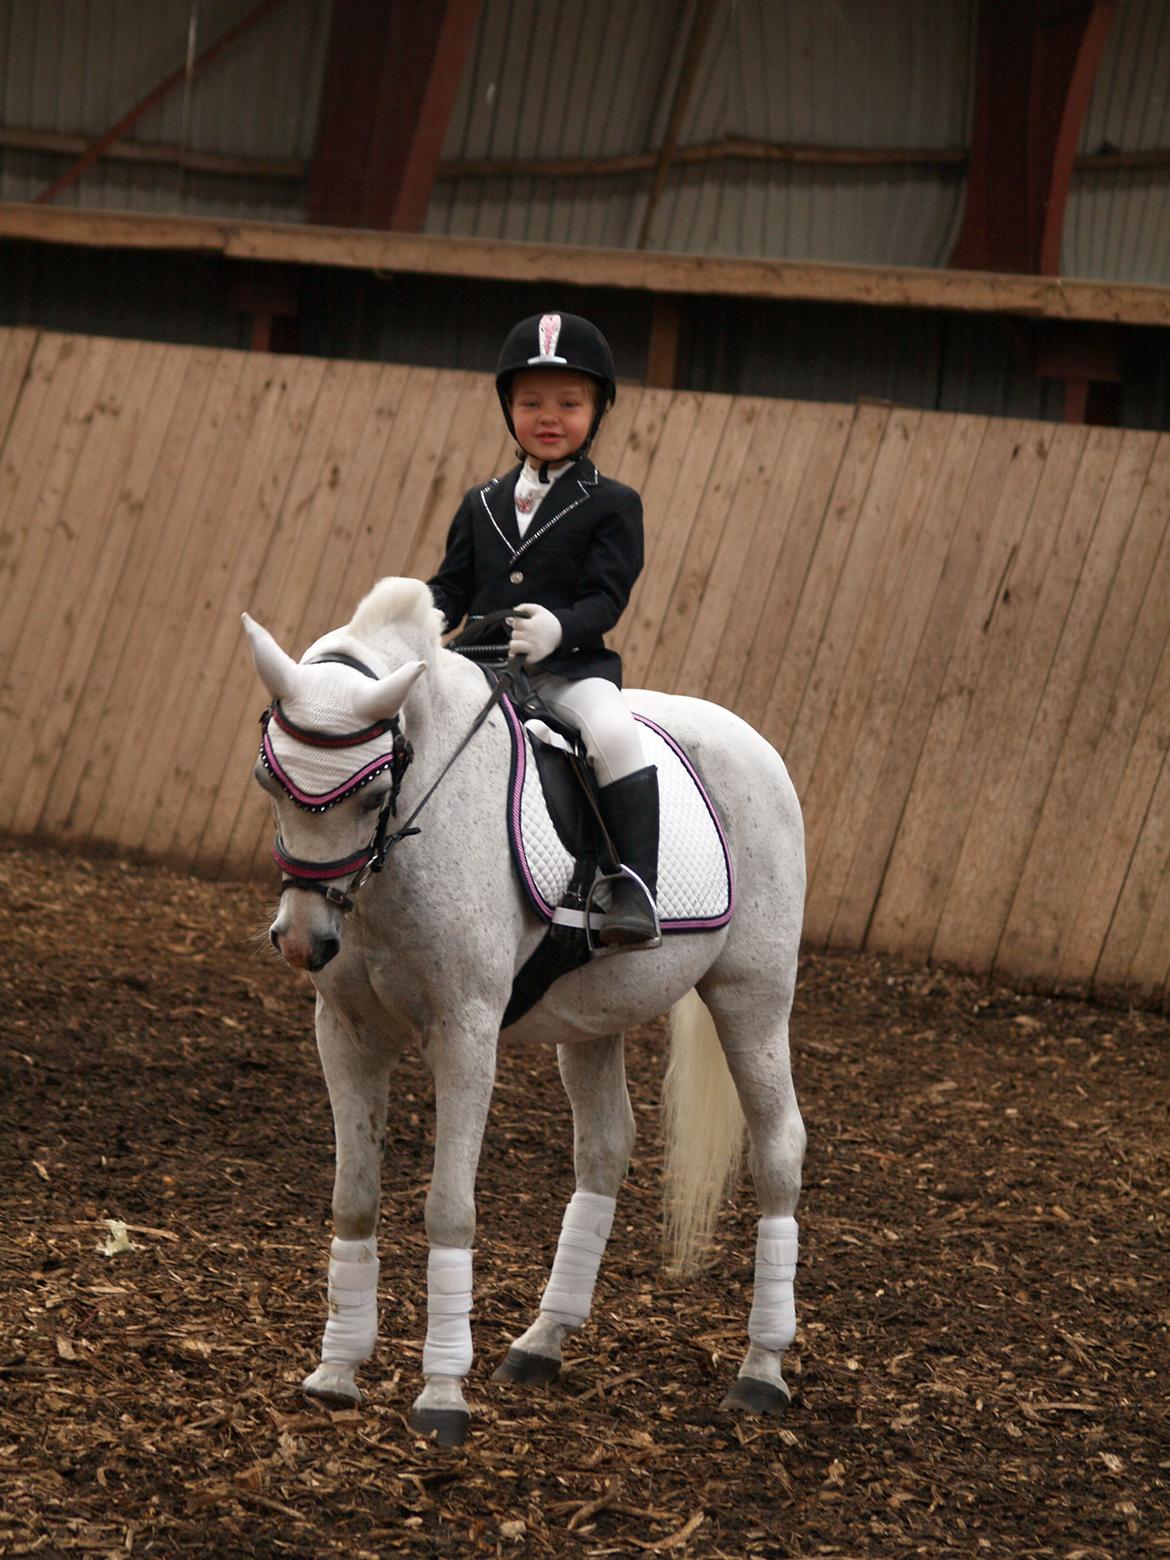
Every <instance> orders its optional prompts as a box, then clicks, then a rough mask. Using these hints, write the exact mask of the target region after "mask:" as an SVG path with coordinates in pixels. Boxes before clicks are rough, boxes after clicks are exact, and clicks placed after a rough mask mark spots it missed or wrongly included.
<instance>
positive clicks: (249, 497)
mask: <svg viewBox="0 0 1170 1560" xmlns="http://www.w3.org/2000/svg"><path fill="white" fill-rule="evenodd" d="M268 368H269V386H268V390H269V394H268V397H267V400H266V405H265V408H264V413H265V415H264V416H263V418H262V419H259V420H258V421H257V424H256V426H255V428H254V430H253V433H254V439H253V442H252V444H251V446H250V448H249V449H248V450H247V451H246V453H245V458H244V460H243V461H242V462H241V466H240V471H239V480H238V481H237V483H236V486H235V490H234V491H233V493H232V497H231V499H230V501H229V503H228V508H227V511H226V514H225V516H224V522H225V530H226V533H227V534H228V535H229V536H232V537H234V538H235V543H236V544H235V546H234V547H232V548H224V549H223V552H222V554H221V556H220V557H219V558H218V559H217V560H216V561H215V565H214V569H213V575H212V580H211V582H210V589H209V591H208V597H207V599H208V601H209V602H210V608H209V611H208V614H207V617H206V619H202V615H201V614H200V615H199V616H197V617H196V619H195V621H196V623H197V624H198V630H197V632H198V639H197V641H196V644H195V645H194V646H193V647H192V649H193V654H192V656H191V658H190V659H186V658H185V664H186V668H187V675H188V679H189V678H190V669H191V666H192V665H195V666H197V667H198V672H197V673H196V677H195V681H194V683H193V684H192V686H191V689H190V694H189V697H188V699H187V702H186V705H185V707H184V709H183V718H182V722H181V725H182V728H183V732H184V736H185V739H186V740H187V741H188V742H190V743H191V748H190V759H189V760H188V761H186V762H184V764H183V766H182V769H181V771H178V772H177V773H176V776H175V781H176V783H174V784H172V785H170V786H168V787H166V788H165V789H164V790H163V791H162V792H161V793H160V796H159V799H158V801H157V802H156V804H155V809H154V813H153V814H152V816H151V819H150V824H149V827H148V829H147V833H146V836H145V838H144V841H143V844H144V848H145V849H146V850H148V851H150V852H151V853H152V854H156V853H157V854H163V855H167V856H171V855H177V854H180V853H182V852H183V851H184V850H189V849H191V848H192V846H193V844H194V842H195V841H196V840H197V839H198V838H199V837H200V836H201V833H202V829H203V826H204V823H205V821H206V818H207V810H208V807H209V805H210V803H211V800H212V798H213V797H214V794H215V790H216V787H217V786H218V784H219V780H220V776H221V774H222V770H223V764H224V761H225V759H226V756H227V752H228V750H229V748H230V744H231V742H232V739H233V736H234V732H233V731H232V730H231V729H229V728H230V727H231V726H233V725H234V722H232V721H231V720H230V719H228V720H223V719H221V718H220V710H221V708H223V707H225V706H226V708H227V709H228V710H229V712H230V711H231V710H232V708H233V701H232V699H231V696H230V692H229V689H230V688H232V687H235V688H239V687H240V677H239V664H240V652H241V648H242V645H241V636H240V613H241V612H242V611H244V610H246V609H247V606H248V604H249V602H252V603H255V601H256V600H257V595H258V594H260V595H261V599H263V597H264V592H265V587H266V583H267V580H266V573H265V566H266V564H267V562H268V560H269V558H270V556H271V552H272V547H273V543H274V540H275V538H276V537H277V535H278V534H279V533H280V531H281V529H282V527H284V526H286V525H292V524H295V515H294V514H293V513H288V514H286V512H285V508H284V505H285V499H286V496H287V494H288V492H289V489H290V487H291V486H292V484H293V482H294V479H297V478H298V477H299V461H300V456H301V451H302V447H303V445H304V443H305V438H306V434H307V432H308V430H309V427H310V423H311V421H312V417H313V413H314V409H315V407H316V405H317V401H318V398H319V397H320V395H321V394H322V388H323V386H325V384H326V381H327V379H328V376H329V365H328V364H327V363H325V362H324V361H321V360H316V361H314V360H313V359H310V358H301V359H280V358H273V359H269V364H268ZM332 410H333V407H332V405H331V407H330V411H332ZM298 491H300V490H299V489H298ZM294 507H295V506H294ZM195 848H196V849H197V847H195Z"/></svg>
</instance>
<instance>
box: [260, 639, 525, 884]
mask: <svg viewBox="0 0 1170 1560" xmlns="http://www.w3.org/2000/svg"><path fill="white" fill-rule="evenodd" d="M330 662H334V663H336V664H338V665H341V666H349V667H352V668H353V669H354V671H358V672H361V674H362V676H363V677H371V678H373V679H374V681H375V682H376V681H377V680H378V674H377V672H375V671H373V670H372V669H371V668H370V667H368V666H366V665H365V664H364V662H362V661H359V660H357V659H356V658H355V657H354V656H349V655H343V654H341V653H340V652H335V653H333V654H331V655H323V656H318V657H316V658H314V660H312V661H309V662H306V663H305V664H306V665H309V666H320V665H324V664H327V663H330ZM510 683H511V676H510V674H509V673H508V672H507V671H503V672H501V673H500V674H499V676H498V678H497V680H496V682H495V684H494V686H493V688H492V692H491V696H490V698H489V699H488V701H487V703H486V704H485V705H484V707H483V708H482V709H481V710H480V712H479V714H478V715H477V716H476V718H475V720H474V721H473V723H472V726H471V729H470V730H469V731H468V733H467V735H466V736H465V737H464V738H463V741H462V742H461V743H460V744H459V746H458V747H457V748H456V749H455V751H454V753H452V755H451V757H450V758H449V759H448V760H447V762H446V763H445V764H444V765H443V768H442V769H441V770H440V771H439V775H438V777H437V779H436V780H435V781H434V783H433V785H431V787H430V789H429V790H428V791H427V793H426V795H425V796H424V797H423V798H422V800H421V801H420V802H419V804H418V806H417V807H416V808H415V809H414V811H413V812H412V813H411V815H410V817H409V818H407V820H406V822H405V823H404V824H403V825H402V827H401V828H400V829H395V830H394V832H393V833H390V832H389V828H390V819H391V818H397V816H398V793H399V791H400V790H401V789H402V781H403V777H404V776H405V774H406V771H407V770H408V769H409V768H410V765H411V762H412V761H413V759H414V749H413V747H412V746H411V745H410V743H409V742H408V741H407V740H406V737H405V736H404V735H403V732H402V727H401V724H400V722H399V719H398V716H397V715H392V716H391V717H390V719H389V720H380V721H375V722H374V724H373V725H372V726H365V727H363V728H362V729H361V730H360V731H351V732H342V733H338V734H336V735H325V734H323V733H321V732H316V731H308V730H306V729H305V728H304V727H303V726H298V725H296V724H295V722H293V721H291V720H290V719H289V718H288V716H287V715H286V714H285V712H284V710H283V709H282V707H281V703H280V700H279V699H273V701H272V703H271V704H270V705H269V706H268V708H267V709H265V710H264V711H263V713H262V714H261V716H260V724H261V725H262V726H263V728H264V735H263V737H262V738H261V741H260V762H261V763H262V764H263V766H264V768H265V769H266V770H267V772H268V773H269V774H270V775H271V776H272V778H273V779H274V780H275V781H276V783H277V784H278V785H279V786H280V788H281V789H282V790H283V791H284V792H285V794H286V795H287V796H288V797H289V798H290V800H291V801H292V802H293V804H294V805H295V806H297V807H299V808H301V810H302V811H304V812H314V813H323V812H328V810H329V809H330V808H331V807H336V806H337V804H338V803H339V802H343V801H345V800H346V799H347V798H348V797H350V796H354V795H355V794H356V793H357V792H358V791H360V790H362V789H363V788H364V787H365V786H367V785H368V784H369V783H370V781H371V780H373V779H374V778H375V777H376V776H378V775H380V774H385V773H386V771H387V770H388V771H389V773H390V786H389V789H388V790H387V792H386V794H385V796H384V797H383V798H382V805H381V807H380V808H379V809H378V819H377V822H376V824H375V826H374V833H373V836H372V837H371V839H370V841H369V843H368V844H367V845H366V846H364V847H363V849H361V850H359V851H355V852H354V853H353V855H350V856H345V857H342V858H341V859H340V860H337V861H306V860H304V859H303V858H302V857H298V856H293V855H290V853H289V852H288V850H287V849H286V848H285V844H284V840H283V839H282V838H281V835H280V831H279V829H278V830H277V834H276V843H275V844H274V845H273V847H272V859H273V860H274V861H275V862H276V864H277V866H278V867H279V868H280V873H281V879H280V887H281V892H282V893H283V892H284V890H285V889H286V888H303V889H307V890H308V891H309V892H310V893H314V894H320V895H321V896H322V897H323V898H324V899H326V900H327V901H328V902H329V904H331V905H334V906H335V907H336V908H337V909H338V910H341V911H343V912H348V911H350V910H352V909H353V908H354V897H355V895H356V894H357V893H358V891H359V889H361V888H363V887H364V886H365V884H366V883H367V882H368V881H369V880H370V878H371V877H372V876H373V875H374V873H376V872H381V870H382V868H383V867H384V866H385V865H386V859H387V857H388V856H389V854H390V852H391V851H392V850H393V849H394V847H395V846H396V845H397V844H399V843H400V842H401V841H402V840H404V839H406V838H408V837H409V836H410V835H412V834H418V833H420V832H421V831H420V830H419V829H416V828H414V827H413V824H414V821H415V819H416V818H417V817H418V815H419V813H421V812H422V810H423V808H424V807H425V806H426V804H427V803H428V802H429V801H430V799H431V797H432V796H433V795H434V794H435V792H436V790H437V789H438V787H439V784H440V782H441V781H442V780H443V779H444V778H445V777H446V774H447V771H448V770H449V769H450V768H451V766H452V764H454V762H455V760H456V759H457V758H458V757H459V755H460V754H461V753H462V752H463V750H464V748H465V747H466V746H467V744H468V743H469V742H470V741H471V739H472V737H474V736H475V734H476V732H477V731H478V730H479V728H480V727H481V726H482V725H483V723H484V721H485V720H487V718H488V716H489V715H490V714H491V712H492V710H493V709H495V707H496V705H497V704H498V703H499V702H500V700H501V699H502V698H503V696H504V693H505V691H506V689H507V687H508V686H509V685H510ZM272 723H275V724H276V725H277V726H278V727H279V728H280V730H281V731H284V732H285V733H287V735H289V736H290V737H293V738H295V740H296V741H298V742H303V743H305V744H306V746H308V747H316V748H346V747H358V746H360V745H362V744H364V743H367V742H372V741H375V740H376V739H377V738H378V737H381V736H384V735H385V733H386V732H389V733H390V735H391V747H390V751H389V753H387V754H385V755H382V756H379V757H378V758H376V759H374V760H373V761H372V762H371V763H368V764H365V765H363V766H362V768H360V769H358V770H357V771H355V773H354V774H352V775H351V776H350V777H349V779H348V780H346V781H345V782H344V783H343V784H342V785H339V786H335V787H334V788H333V789H332V790H331V791H326V792H322V793H318V794H313V793H310V792H307V791H304V790H302V788H301V787H300V786H298V785H297V783H296V782H295V780H293V778H292V777H291V775H289V774H288V773H287V771H286V770H285V768H284V766H283V765H282V764H281V762H280V759H279V757H278V756H277V753H276V750H275V749H274V747H273V745H272V740H271V737H270V735H269V726H270V725H271V724H272ZM353 873H356V874H357V876H356V877H354V880H353V882H352V883H351V884H350V885H349V890H348V892H346V891H345V890H343V889H340V888H338V887H337V886H336V883H335V881H334V880H335V879H337V878H343V877H349V876H350V875H351V874H353Z"/></svg>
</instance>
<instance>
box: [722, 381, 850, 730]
mask: <svg viewBox="0 0 1170 1560" xmlns="http://www.w3.org/2000/svg"><path fill="white" fill-rule="evenodd" d="M818 411H819V412H820V418H819V419H818V423H819V427H818V429H817V432H818V438H817V455H816V459H815V460H811V461H810V462H809V464H808V466H807V468H806V470H805V474H804V478H803V480H802V481H801V483H800V488H799V491H798V493H797V497H796V503H795V506H794V508H793V510H792V515H791V518H790V519H789V522H788V527H787V531H786V533H785V538H784V548H783V551H782V553H781V554H779V555H778V556H777V558H776V562H775V567H774V569H773V571H772V577H771V580H770V581H769V584H768V590H767V594H766V596H765V598H764V605H763V609H762V611H761V612H760V614H759V618H758V620H757V623H756V631H755V633H754V635H753V636H752V642H751V654H750V655H749V656H748V659H747V663H746V665H745V666H744V669H743V676H742V679H741V681H740V684H739V691H738V693H737V695H736V698H735V703H734V708H735V709H736V710H738V712H739V713H740V714H741V715H742V716H743V718H744V720H746V721H747V722H748V723H749V724H750V725H753V726H757V727H759V728H760V730H763V729H764V716H765V713H766V711H767V709H768V705H769V703H770V701H771V700H772V698H773V695H774V692H775V685H776V680H777V676H778V673H779V670H780V668H781V667H782V666H783V665H784V663H785V650H786V647H787V644H788V636H789V634H790V633H791V632H792V624H793V622H794V620H795V618H796V613H797V609H798V608H799V605H800V601H801V596H802V594H803V591H804V587H805V581H806V580H807V578H808V572H809V569H810V568H811V567H812V560H813V556H814V554H815V552H816V546H817V539H818V537H819V536H820V534H821V527H822V525H823V523H824V518H825V509H826V507H827V506H828V503H829V500H830V497H831V495H832V491H833V487H834V484H835V483H836V481H837V476H838V473H839V471H840V466H841V462H842V460H843V459H844V457H845V451H846V449H847V448H848V444H849V435H850V431H851V430H852V427H853V419H854V416H855V413H854V411H853V409H852V407H846V406H825V407H822V408H818ZM795 713H796V710H795V704H793V705H792V706H791V707H789V706H783V705H782V706H781V709H780V720H781V723H782V724H784V725H785V726H787V724H788V722H789V721H790V720H791V718H792V716H793V715H795ZM765 735H767V733H766V732H765Z"/></svg>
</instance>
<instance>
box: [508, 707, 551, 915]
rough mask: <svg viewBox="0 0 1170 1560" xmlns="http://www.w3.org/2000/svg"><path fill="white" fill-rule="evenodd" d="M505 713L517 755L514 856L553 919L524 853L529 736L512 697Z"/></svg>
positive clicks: (538, 901)
mask: <svg viewBox="0 0 1170 1560" xmlns="http://www.w3.org/2000/svg"><path fill="white" fill-rule="evenodd" d="M501 702H502V704H503V708H504V714H505V715H506V716H507V717H508V723H509V725H510V726H511V727H512V751H513V753H514V754H515V755H516V774H515V779H514V781H513V784H512V808H511V810H512V837H513V839H514V840H516V841H517V844H518V847H519V848H518V849H517V850H515V851H513V853H512V854H513V857H514V858H515V860H516V863H517V865H518V866H519V868H520V872H521V875H522V877H523V878H524V884H525V887H526V888H527V890H528V893H529V895H530V897H531V899H532V902H533V904H540V905H543V906H544V914H545V916H546V917H547V918H548V919H549V920H551V919H552V916H553V911H554V910H555V909H556V906H555V905H550V904H549V902H548V900H547V899H546V898H545V897H544V895H543V894H542V893H541V892H540V889H539V888H537V886H536V881H535V879H534V878H533V876H532V873H531V872H530V871H529V870H528V858H527V856H526V855H525V854H524V844H523V842H524V834H523V832H522V830H521V827H520V800H521V797H522V796H523V795H524V777H525V775H526V774H527V772H528V751H527V750H528V738H527V737H526V735H525V733H524V727H523V726H522V725H521V723H520V717H519V716H518V715H517V714H516V711H515V709H514V708H513V706H512V701H511V700H510V699H504V700H502V701H501Z"/></svg>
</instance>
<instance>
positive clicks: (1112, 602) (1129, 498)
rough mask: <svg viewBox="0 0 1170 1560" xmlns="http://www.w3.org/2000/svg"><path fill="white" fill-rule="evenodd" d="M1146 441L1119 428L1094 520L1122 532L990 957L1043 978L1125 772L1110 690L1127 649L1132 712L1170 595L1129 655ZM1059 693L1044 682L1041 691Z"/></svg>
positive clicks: (1144, 528)
mask: <svg viewBox="0 0 1170 1560" xmlns="http://www.w3.org/2000/svg"><path fill="white" fill-rule="evenodd" d="M1155 442H1156V441H1155V436H1154V435H1153V434H1137V433H1135V434H1127V435H1126V437H1125V439H1124V441H1123V443H1122V446H1121V450H1120V452H1119V454H1118V460H1117V467H1116V470H1115V472H1114V478H1113V481H1112V483H1111V484H1110V490H1109V494H1108V495H1107V497H1106V501H1105V510H1104V512H1103V513H1102V517H1101V526H1100V527H1099V529H1104V528H1105V527H1109V528H1111V529H1115V530H1116V533H1117V535H1118V536H1119V537H1122V536H1124V542H1123V543H1122V544H1121V557H1120V560H1119V562H1118V566H1117V572H1116V574H1115V576H1114V578H1113V580H1112V582H1111V584H1110V585H1109V588H1108V592H1107V595H1106V597H1105V601H1104V605H1103V608H1102V611H1101V616H1100V620H1099V622H1098V624H1097V627H1096V631H1095V633H1091V634H1090V633H1089V632H1088V631H1087V630H1077V631H1076V637H1077V640H1078V645H1077V652H1079V654H1078V653H1076V652H1074V654H1076V659H1075V660H1074V662H1073V665H1072V666H1071V668H1070V673H1069V687H1070V690H1071V694H1072V701H1073V702H1072V711H1071V714H1070V717H1069V722H1068V727H1067V729H1066V731H1065V734H1064V740H1063V742H1062V743H1061V745H1060V750H1059V752H1058V754H1057V757H1056V763H1055V765H1054V767H1053V770H1052V775H1051V779H1050V781H1049V784H1048V787H1047V790H1046V792H1045V794H1044V800H1043V802H1042V804H1041V807H1040V813H1039V817H1038V818H1037V821H1036V829H1035V832H1034V834H1033V836H1032V839H1031V842H1030V844H1029V848H1028V854H1027V857H1026V858H1025V861H1024V866H1023V871H1022V872H1021V874H1020V882H1019V886H1018V888H1017V889H1016V894H1015V898H1014V900H1013V902H1012V907H1011V911H1010V913H1009V915H1008V920H1007V925H1006V926H1005V928H1004V932H1003V937H1002V939H1001V942H1000V949H999V955H998V959H997V963H998V964H999V966H1000V967H1001V968H1002V969H1005V970H1009V971H1025V972H1026V973H1027V974H1028V976H1029V977H1030V978H1033V979H1035V978H1039V979H1043V980H1051V979H1053V978H1054V977H1055V975H1056V973H1057V970H1058V969H1059V967H1060V962H1061V948H1062V945H1063V942H1064V938H1065V935H1066V933H1067V930H1068V925H1069V921H1070V920H1071V919H1072V917H1073V916H1074V915H1075V913H1076V910H1077V906H1078V903H1079V900H1080V889H1081V885H1082V884H1083V881H1084V878H1085V876H1086V874H1087V872H1088V870H1089V867H1090V866H1091V863H1092V859H1093V846H1094V843H1095V841H1096V840H1097V838H1098V831H1099V830H1100V829H1101V827H1102V826H1103V825H1104V823H1105V821H1106V818H1107V815H1108V813H1109V811H1110V809H1111V808H1112V806H1113V803H1114V799H1115V797H1116V795H1117V788H1118V785H1119V783H1120V781H1121V778H1122V774H1123V772H1124V766H1125V761H1126V757H1127V755H1128V751H1129V747H1130V744H1131V742H1132V740H1133V728H1132V724H1131V722H1132V720H1133V718H1134V717H1133V714H1132V713H1131V712H1132V710H1133V704H1134V699H1133V697H1132V695H1131V696H1130V697H1128V698H1126V697H1124V696H1122V697H1120V698H1119V692H1120V689H1121V686H1122V682H1123V676H1124V672H1125V666H1126V660H1127V656H1128V657H1129V658H1130V660H1131V665H1132V669H1133V672H1134V673H1135V674H1136V676H1137V678H1138V682H1139V685H1140V687H1139V690H1138V701H1139V702H1138V705H1137V707H1138V710H1139V711H1140V707H1141V704H1140V701H1141V700H1144V697H1145V693H1146V691H1147V689H1148V688H1149V684H1150V678H1151V675H1152V671H1153V665H1156V663H1157V657H1158V653H1159V651H1160V650H1161V645H1162V635H1163V634H1164V633H1165V623H1166V616H1167V610H1166V609H1167V606H1168V604H1170V595H1168V594H1166V593H1165V591H1163V593H1162V595H1161V617H1162V622H1161V624H1158V623H1157V622H1154V623H1149V624H1147V632H1146V635H1145V636H1144V640H1143V645H1142V647H1140V648H1139V650H1138V652H1137V653H1136V654H1131V652H1132V648H1133V647H1132V640H1133V635H1134V627H1135V623H1136V620H1137V617H1138V613H1139V610H1140V608H1141V606H1142V603H1143V600H1144V599H1146V598H1147V589H1148V586H1149V584H1150V575H1151V571H1152V570H1153V568H1154V564H1155V560H1156V558H1157V555H1158V553H1159V551H1160V549H1161V544H1162V540H1163V537H1164V536H1165V532H1166V518H1167V517H1166V511H1165V510H1164V509H1163V510H1161V511H1160V512H1159V513H1154V512H1152V511H1149V510H1147V512H1146V513H1145V514H1144V515H1143V514H1142V513H1141V512H1140V511H1139V500H1140V499H1141V496H1142V492H1143V488H1145V487H1146V478H1147V474H1148V472H1149V468H1150V460H1151V457H1152V455H1153V452H1154V445H1155ZM1146 491H1147V492H1150V493H1151V494H1152V492H1153V490H1152V489H1146ZM1135 518H1136V520H1137V521H1138V522H1139V523H1136V524H1135V523H1134V520H1135ZM1142 521H1144V522H1145V523H1141V522H1142ZM1150 629H1152V630H1153V633H1152V634H1151V633H1150ZM1146 651H1148V652H1152V664H1143V663H1145V662H1146V660H1147V655H1146V654H1145V653H1143V652H1146ZM1059 694H1060V690H1059V689H1058V688H1053V689H1051V690H1050V691H1049V693H1048V695H1047V697H1048V699H1052V698H1053V697H1054V696H1059Z"/></svg>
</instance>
